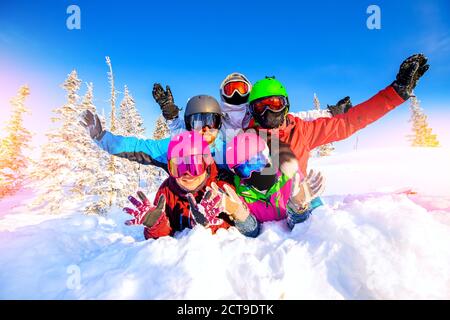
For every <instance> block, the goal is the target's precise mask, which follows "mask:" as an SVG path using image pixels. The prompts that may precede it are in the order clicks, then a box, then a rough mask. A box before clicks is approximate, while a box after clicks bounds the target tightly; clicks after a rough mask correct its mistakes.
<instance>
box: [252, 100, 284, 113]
mask: <svg viewBox="0 0 450 320" xmlns="http://www.w3.org/2000/svg"><path fill="white" fill-rule="evenodd" d="M288 105H289V103H288V100H287V99H286V98H285V97H283V96H273V97H267V98H262V99H259V100H256V101H253V102H252V103H250V108H251V110H252V111H253V112H254V113H256V114H261V115H262V114H264V112H266V111H267V109H270V110H271V111H273V112H280V111H282V110H284V108H286V107H287V106H288Z"/></svg>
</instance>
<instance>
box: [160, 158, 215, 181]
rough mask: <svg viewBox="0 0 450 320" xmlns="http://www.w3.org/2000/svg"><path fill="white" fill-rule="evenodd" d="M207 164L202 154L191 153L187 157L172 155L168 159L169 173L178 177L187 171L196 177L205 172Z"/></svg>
mask: <svg viewBox="0 0 450 320" xmlns="http://www.w3.org/2000/svg"><path fill="white" fill-rule="evenodd" d="M206 168H207V164H206V162H205V158H204V156H203V155H201V154H199V155H191V156H187V157H174V158H172V159H170V160H169V174H170V175H171V176H172V177H174V178H180V177H182V176H183V175H184V174H186V173H189V174H190V175H191V176H193V177H197V176H199V175H201V174H203V173H205V171H206Z"/></svg>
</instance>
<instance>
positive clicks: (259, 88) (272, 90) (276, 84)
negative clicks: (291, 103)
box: [248, 77, 288, 103]
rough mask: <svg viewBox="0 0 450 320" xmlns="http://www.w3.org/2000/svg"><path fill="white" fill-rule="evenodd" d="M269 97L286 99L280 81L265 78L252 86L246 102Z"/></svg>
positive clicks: (285, 92)
mask: <svg viewBox="0 0 450 320" xmlns="http://www.w3.org/2000/svg"><path fill="white" fill-rule="evenodd" d="M271 96H283V97H285V98H288V94H287V91H286V88H285V87H284V86H283V84H282V83H281V82H280V81H278V80H277V79H275V77H266V78H265V79H262V80H259V81H257V82H256V83H255V84H254V85H253V88H252V91H250V96H249V97H248V102H249V103H252V102H253V101H255V100H258V99H261V98H266V97H271Z"/></svg>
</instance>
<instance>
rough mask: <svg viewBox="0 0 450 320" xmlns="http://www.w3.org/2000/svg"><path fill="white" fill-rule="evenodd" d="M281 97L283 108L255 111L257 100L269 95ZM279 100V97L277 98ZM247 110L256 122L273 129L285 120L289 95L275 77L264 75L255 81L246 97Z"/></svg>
mask: <svg viewBox="0 0 450 320" xmlns="http://www.w3.org/2000/svg"><path fill="white" fill-rule="evenodd" d="M275 96H276V97H282V98H283V99H284V100H285V101H284V102H283V108H282V109H280V110H279V111H275V110H274V111H272V109H270V108H269V109H265V111H264V112H257V111H256V110H257V109H254V108H256V105H257V102H258V100H261V99H263V98H269V97H275ZM277 100H280V99H277ZM274 101H275V100H274ZM248 102H249V110H250V113H251V114H252V116H253V118H254V119H255V120H256V122H257V123H258V124H259V125H260V126H261V127H263V128H265V129H275V128H278V127H280V126H281V125H282V124H283V123H284V122H285V120H286V116H287V114H288V112H289V97H288V94H287V91H286V88H285V87H284V86H283V84H282V83H281V82H280V81H278V80H276V79H275V77H266V78H265V79H262V80H259V81H257V82H256V83H255V84H254V85H253V88H252V91H251V92H250V96H249V98H248Z"/></svg>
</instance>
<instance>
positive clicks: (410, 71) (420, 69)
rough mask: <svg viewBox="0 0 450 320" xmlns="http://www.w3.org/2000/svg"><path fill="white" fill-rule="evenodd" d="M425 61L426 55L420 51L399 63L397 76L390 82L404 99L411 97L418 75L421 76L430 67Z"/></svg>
mask: <svg viewBox="0 0 450 320" xmlns="http://www.w3.org/2000/svg"><path fill="white" fill-rule="evenodd" d="M427 61H428V59H427V57H425V56H424V55H423V54H422V53H419V54H415V55H413V56H411V57H409V58H408V59H406V60H405V61H403V63H402V64H401V66H400V70H399V72H398V74H397V78H396V80H395V81H394V82H393V83H392V87H393V88H394V89H395V91H397V93H398V95H399V96H400V97H402V98H403V99H404V100H407V99H409V98H410V97H411V95H412V92H413V90H414V88H415V87H416V85H417V82H418V81H419V79H420V77H422V76H423V75H424V74H425V72H427V70H428V68H429V67H430V66H429V65H428V64H427Z"/></svg>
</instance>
